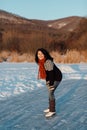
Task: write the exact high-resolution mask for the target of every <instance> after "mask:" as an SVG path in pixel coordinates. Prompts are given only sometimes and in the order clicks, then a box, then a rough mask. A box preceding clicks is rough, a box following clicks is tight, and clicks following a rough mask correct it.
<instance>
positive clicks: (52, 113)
mask: <svg viewBox="0 0 87 130" xmlns="http://www.w3.org/2000/svg"><path fill="white" fill-rule="evenodd" d="M55 114H56V112H48V113H47V114H46V115H45V117H47V118H48V117H52V116H54V115H55Z"/></svg>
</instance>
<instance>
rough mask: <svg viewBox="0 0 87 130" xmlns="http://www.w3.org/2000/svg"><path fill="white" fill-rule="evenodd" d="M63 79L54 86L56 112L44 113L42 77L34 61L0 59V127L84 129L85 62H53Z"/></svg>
mask: <svg viewBox="0 0 87 130" xmlns="http://www.w3.org/2000/svg"><path fill="white" fill-rule="evenodd" d="M57 66H58V67H59V68H60V69H61V71H62V73H63V80H62V82H61V84H60V86H59V87H58V88H57V90H56V92H55V95H56V110H57V115H56V116H55V117H53V118H51V119H46V118H45V117H44V113H43V110H44V109H45V108H47V105H48V93H47V89H46V86H45V81H42V80H37V73H38V66H37V65H36V64H35V63H0V130H87V64H84V63H81V64H57Z"/></svg>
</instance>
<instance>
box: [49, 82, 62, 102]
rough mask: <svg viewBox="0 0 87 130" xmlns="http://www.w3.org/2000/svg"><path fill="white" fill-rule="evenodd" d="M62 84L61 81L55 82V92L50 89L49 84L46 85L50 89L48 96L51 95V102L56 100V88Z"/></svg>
mask: <svg viewBox="0 0 87 130" xmlns="http://www.w3.org/2000/svg"><path fill="white" fill-rule="evenodd" d="M59 84H60V82H59V81H54V84H53V88H54V89H53V90H51V89H50V86H49V84H46V86H47V88H48V94H49V100H54V99H55V95H54V92H55V90H56V88H57V87H58V85H59Z"/></svg>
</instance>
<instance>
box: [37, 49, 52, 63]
mask: <svg viewBox="0 0 87 130" xmlns="http://www.w3.org/2000/svg"><path fill="white" fill-rule="evenodd" d="M38 51H41V52H42V53H43V54H44V56H45V59H46V60H47V59H50V60H51V61H53V58H52V57H51V56H50V54H49V52H48V51H47V50H45V49H44V48H39V49H37V51H36V54H35V61H36V63H38V56H37V55H38Z"/></svg>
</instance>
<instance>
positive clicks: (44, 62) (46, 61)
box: [35, 48, 62, 117]
mask: <svg viewBox="0 0 87 130" xmlns="http://www.w3.org/2000/svg"><path fill="white" fill-rule="evenodd" d="M35 61H36V63H37V64H38V65H39V72H38V78H39V79H45V80H46V86H47V88H48V92H49V107H48V109H46V110H44V112H45V113H46V115H45V116H46V117H51V116H53V115H55V113H56V112H55V95H54V92H55V90H56V88H57V86H58V85H59V83H60V82H61V80H62V73H61V71H60V70H59V68H58V67H56V65H55V64H54V62H53V58H52V57H51V56H50V54H49V53H48V51H47V50H45V49H43V48H39V49H38V50H37V51H36V54H35Z"/></svg>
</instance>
